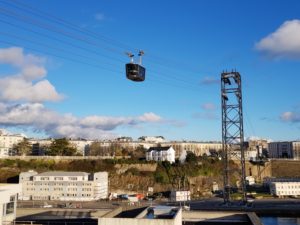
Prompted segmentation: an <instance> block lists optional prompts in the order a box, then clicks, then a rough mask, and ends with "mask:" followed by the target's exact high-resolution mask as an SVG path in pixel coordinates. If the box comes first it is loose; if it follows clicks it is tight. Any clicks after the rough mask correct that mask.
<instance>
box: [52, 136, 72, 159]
mask: <svg viewBox="0 0 300 225" xmlns="http://www.w3.org/2000/svg"><path fill="white" fill-rule="evenodd" d="M76 152H77V149H76V148H75V147H73V146H72V145H71V143H70V142H69V141H68V140H67V139H66V138H60V139H55V140H53V141H52V143H51V144H50V146H49V148H48V149H47V151H46V154H47V155H53V156H72V155H76Z"/></svg>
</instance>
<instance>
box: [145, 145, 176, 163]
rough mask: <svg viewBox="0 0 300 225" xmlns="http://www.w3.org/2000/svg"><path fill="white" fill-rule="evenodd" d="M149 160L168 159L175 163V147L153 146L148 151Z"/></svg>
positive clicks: (147, 157)
mask: <svg viewBox="0 0 300 225" xmlns="http://www.w3.org/2000/svg"><path fill="white" fill-rule="evenodd" d="M146 160H147V161H168V162H170V163H175V150H174V149H173V147H171V146H168V147H151V148H149V149H148V150H147V152H146Z"/></svg>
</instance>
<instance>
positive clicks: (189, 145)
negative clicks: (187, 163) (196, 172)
mask: <svg viewBox="0 0 300 225" xmlns="http://www.w3.org/2000/svg"><path fill="white" fill-rule="evenodd" d="M165 145H170V146H172V147H173V148H174V149H175V151H176V156H177V157H179V155H180V154H181V152H182V151H184V150H185V151H190V152H193V153H194V154H195V155H196V156H202V155H204V154H206V155H212V154H218V153H219V152H221V151H222V143H221V142H189V141H183V142H177V141H176V142H168V143H164V144H162V146H165Z"/></svg>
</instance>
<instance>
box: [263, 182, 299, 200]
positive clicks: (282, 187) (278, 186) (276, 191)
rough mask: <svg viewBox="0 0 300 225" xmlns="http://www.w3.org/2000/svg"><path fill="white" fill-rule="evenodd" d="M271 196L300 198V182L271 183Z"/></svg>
mask: <svg viewBox="0 0 300 225" xmlns="http://www.w3.org/2000/svg"><path fill="white" fill-rule="evenodd" d="M269 187H270V194H272V195H275V196H278V197H285V196H300V181H298V182H297V181H291V182H288V181H285V182H284V181H281V182H280V181H277V182H271V183H270V185H269Z"/></svg>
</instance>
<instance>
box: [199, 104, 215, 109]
mask: <svg viewBox="0 0 300 225" xmlns="http://www.w3.org/2000/svg"><path fill="white" fill-rule="evenodd" d="M201 108H202V109H204V110H215V109H216V108H217V107H216V105H215V104H213V103H205V104H203V105H202V106H201Z"/></svg>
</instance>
